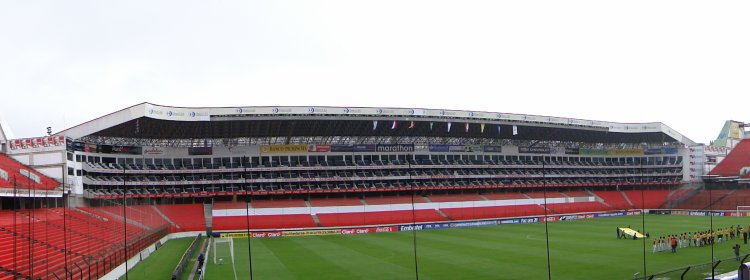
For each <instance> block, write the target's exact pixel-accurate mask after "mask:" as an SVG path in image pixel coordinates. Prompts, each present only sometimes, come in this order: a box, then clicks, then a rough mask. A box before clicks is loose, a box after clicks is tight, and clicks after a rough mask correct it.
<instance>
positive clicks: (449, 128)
mask: <svg viewBox="0 0 750 280" xmlns="http://www.w3.org/2000/svg"><path fill="white" fill-rule="evenodd" d="M448 132H451V123H448Z"/></svg>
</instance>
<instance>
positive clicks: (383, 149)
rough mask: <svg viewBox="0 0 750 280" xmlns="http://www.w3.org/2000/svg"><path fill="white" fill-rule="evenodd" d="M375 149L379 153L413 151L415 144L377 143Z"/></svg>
mask: <svg viewBox="0 0 750 280" xmlns="http://www.w3.org/2000/svg"><path fill="white" fill-rule="evenodd" d="M375 151H376V152H379V153H413V152H414V144H377V145H376V146H375Z"/></svg>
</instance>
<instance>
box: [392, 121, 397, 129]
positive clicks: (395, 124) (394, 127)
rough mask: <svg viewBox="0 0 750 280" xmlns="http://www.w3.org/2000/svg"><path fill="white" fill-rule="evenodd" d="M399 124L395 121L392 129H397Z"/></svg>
mask: <svg viewBox="0 0 750 280" xmlns="http://www.w3.org/2000/svg"><path fill="white" fill-rule="evenodd" d="M396 126H397V123H396V121H393V125H391V129H396Z"/></svg>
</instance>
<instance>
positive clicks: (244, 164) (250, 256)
mask: <svg viewBox="0 0 750 280" xmlns="http://www.w3.org/2000/svg"><path fill="white" fill-rule="evenodd" d="M248 162H250V160H249V158H248V157H247V156H243V157H242V167H243V169H244V170H245V172H243V174H242V177H243V178H244V181H245V199H246V201H245V219H246V221H247V257H248V261H247V262H248V264H249V268H250V280H253V250H252V245H250V243H252V242H251V240H250V234H251V233H250V193H249V192H248V191H247V164H248ZM230 238H231V237H230ZM232 244H234V243H232ZM214 246H215V244H214ZM232 246H234V245H232ZM232 262H234V260H232Z"/></svg>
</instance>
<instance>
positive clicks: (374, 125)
mask: <svg viewBox="0 0 750 280" xmlns="http://www.w3.org/2000/svg"><path fill="white" fill-rule="evenodd" d="M376 129H378V121H372V130H376Z"/></svg>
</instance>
